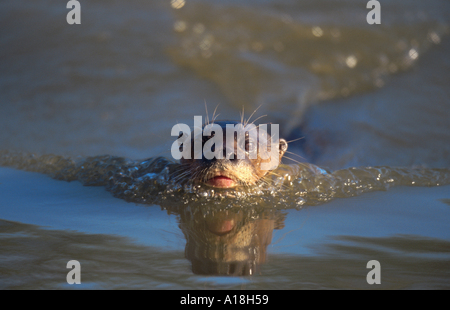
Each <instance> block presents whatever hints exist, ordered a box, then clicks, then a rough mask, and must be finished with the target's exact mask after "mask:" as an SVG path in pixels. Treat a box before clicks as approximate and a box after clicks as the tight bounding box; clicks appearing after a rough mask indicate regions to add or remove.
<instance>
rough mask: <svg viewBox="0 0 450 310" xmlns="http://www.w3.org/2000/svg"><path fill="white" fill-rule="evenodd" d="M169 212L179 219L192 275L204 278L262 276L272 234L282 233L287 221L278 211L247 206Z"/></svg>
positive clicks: (189, 207) (169, 210)
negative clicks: (261, 271)
mask: <svg viewBox="0 0 450 310" xmlns="http://www.w3.org/2000/svg"><path fill="white" fill-rule="evenodd" d="M167 209H168V212H169V213H176V214H178V215H179V223H180V224H179V227H180V229H181V231H182V232H183V234H184V236H185V238H186V248H185V255H186V258H187V259H188V260H189V261H190V262H191V263H192V271H193V273H195V274H202V275H230V276H244V275H253V274H255V273H259V271H260V265H261V264H263V263H264V262H265V261H266V250H267V246H268V245H269V244H270V243H271V241H272V231H273V230H274V229H282V228H283V227H284V219H285V214H284V213H282V212H281V211H279V210H256V209H255V208H253V207H248V208H247V207H245V206H236V207H232V208H226V209H219V208H211V207H209V208H208V207H206V206H204V205H203V206H201V205H198V206H193V205H191V206H182V207H179V208H176V210H175V209H174V208H172V209H170V208H167Z"/></svg>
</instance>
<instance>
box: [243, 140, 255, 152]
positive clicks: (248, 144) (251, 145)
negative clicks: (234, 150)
mask: <svg viewBox="0 0 450 310" xmlns="http://www.w3.org/2000/svg"><path fill="white" fill-rule="evenodd" d="M254 147H255V143H254V142H253V140H251V139H250V138H248V137H246V138H245V151H246V152H247V153H248V152H250V151H252V150H253V148H254Z"/></svg>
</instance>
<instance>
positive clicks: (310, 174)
mask: <svg viewBox="0 0 450 310" xmlns="http://www.w3.org/2000/svg"><path fill="white" fill-rule="evenodd" d="M0 165H2V166H11V167H15V168H17V169H23V170H28V171H35V172H40V173H45V174H47V175H49V176H50V177H52V178H55V179H58V180H65V181H74V180H78V181H80V182H81V183H82V184H83V185H85V186H105V187H106V188H107V190H109V191H110V192H111V193H112V194H113V195H114V196H115V197H118V198H121V199H125V200H127V201H133V202H139V203H147V204H161V203H162V202H164V201H165V202H171V201H172V202H174V203H175V202H176V203H180V202H181V203H184V204H187V203H191V202H196V203H206V204H211V203H212V204H220V205H224V203H225V204H227V203H228V205H229V206H236V201H240V202H243V201H245V203H246V205H255V206H256V205H259V206H261V205H263V206H268V207H276V208H280V209H290V208H301V207H302V206H307V205H316V204H320V203H324V202H327V201H330V200H332V199H333V198H344V197H352V196H357V195H360V194H362V193H365V192H370V191H385V190H387V189H389V188H390V187H392V186H400V185H403V186H440V185H446V184H450V169H425V168H420V169H417V168H390V167H364V168H348V169H342V170H337V171H334V172H329V171H326V170H324V169H322V168H319V167H317V166H314V165H312V164H305V163H302V164H297V165H280V167H279V168H278V169H277V170H275V171H274V173H271V174H270V175H269V176H268V177H266V181H269V182H261V184H258V185H255V186H253V187H248V188H238V189H232V190H230V189H213V188H210V187H207V186H204V185H200V184H194V183H191V182H189V180H182V181H179V180H177V178H176V172H177V169H178V168H179V164H178V163H174V162H172V161H169V160H167V159H166V158H163V157H156V158H149V159H146V160H141V161H136V160H130V159H126V158H123V157H115V156H109V155H104V156H95V157H87V158H77V159H72V158H66V157H62V156H58V155H42V156H36V155H33V154H30V153H14V152H9V151H3V152H0Z"/></svg>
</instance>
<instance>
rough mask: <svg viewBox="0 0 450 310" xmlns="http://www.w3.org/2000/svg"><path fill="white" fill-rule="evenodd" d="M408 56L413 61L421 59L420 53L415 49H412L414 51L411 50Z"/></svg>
mask: <svg viewBox="0 0 450 310" xmlns="http://www.w3.org/2000/svg"><path fill="white" fill-rule="evenodd" d="M408 56H409V58H411V59H412V60H415V59H417V58H418V57H419V52H418V51H417V50H416V49H415V48H412V49H410V50H409V52H408Z"/></svg>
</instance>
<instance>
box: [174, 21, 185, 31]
mask: <svg viewBox="0 0 450 310" xmlns="http://www.w3.org/2000/svg"><path fill="white" fill-rule="evenodd" d="M186 27H187V25H186V22H184V21H182V20H177V21H176V22H175V23H174V24H173V30H175V31H176V32H183V31H185V30H186Z"/></svg>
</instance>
